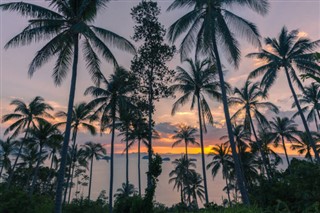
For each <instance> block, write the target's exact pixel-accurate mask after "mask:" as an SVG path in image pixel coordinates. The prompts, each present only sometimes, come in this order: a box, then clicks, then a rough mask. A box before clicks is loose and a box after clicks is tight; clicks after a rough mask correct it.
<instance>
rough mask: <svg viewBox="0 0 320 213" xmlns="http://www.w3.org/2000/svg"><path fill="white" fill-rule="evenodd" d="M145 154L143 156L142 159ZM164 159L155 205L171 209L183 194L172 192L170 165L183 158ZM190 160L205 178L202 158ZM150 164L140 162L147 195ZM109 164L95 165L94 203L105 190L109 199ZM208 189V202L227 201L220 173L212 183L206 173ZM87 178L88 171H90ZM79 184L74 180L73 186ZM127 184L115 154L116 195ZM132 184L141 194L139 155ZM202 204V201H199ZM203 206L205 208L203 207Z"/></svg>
mask: <svg viewBox="0 0 320 213" xmlns="http://www.w3.org/2000/svg"><path fill="white" fill-rule="evenodd" d="M145 155H146V154H141V158H142V157H143V156H145ZM161 157H162V158H165V157H168V158H170V161H163V163H162V173H161V175H160V176H159V178H158V179H159V182H158V185H157V188H156V194H155V200H156V202H159V203H163V204H165V205H166V206H171V205H173V204H176V203H178V202H180V194H179V192H178V191H177V190H176V189H175V190H174V189H173V183H171V184H169V173H170V172H171V171H172V170H173V169H174V165H173V164H172V163H171V162H172V161H173V160H175V159H177V158H180V157H181V155H180V154H162V155H161ZM281 157H282V159H283V164H282V165H280V167H279V169H284V168H286V167H287V164H286V161H285V158H284V156H282V155H281ZM189 158H194V159H196V161H195V162H194V163H195V164H196V171H197V172H198V173H200V174H202V167H201V155H200V154H198V155H192V154H189ZM211 160H212V157H209V156H207V155H206V157H205V161H206V165H207V164H208V163H209V162H210V161H211ZM147 163H148V160H145V159H141V185H142V186H141V190H142V193H144V189H145V188H146V184H147V175H146V172H147V168H148V164H147ZM109 166H110V164H109V163H108V162H106V161H105V160H99V161H96V160H94V163H93V177H92V191H91V199H96V198H97V197H98V196H99V194H100V192H101V191H102V190H106V195H108V193H109V177H110V176H109V170H110V167H109ZM206 172H207V185H208V195H209V202H215V203H217V204H221V203H222V201H223V200H224V199H226V198H227V195H226V193H225V192H224V191H223V188H224V187H225V180H223V179H222V174H221V171H220V172H219V173H218V174H217V176H216V177H215V178H214V179H213V177H212V175H211V170H207V171H206ZM87 174H89V173H88V171H87ZM75 181H76V180H75V179H74V182H75ZM124 182H125V155H122V154H115V160H114V186H113V188H114V194H115V193H116V190H117V189H118V188H120V187H121V186H122V183H124ZM129 182H130V183H132V184H134V186H135V188H136V189H137V190H138V155H137V154H130V155H129ZM74 192H75V187H74V188H73V191H72V197H75V194H74ZM80 194H82V195H83V196H84V197H86V196H87V194H88V187H83V188H82V190H81V193H80ZM198 202H199V204H201V202H200V201H198ZM201 206H202V205H201Z"/></svg>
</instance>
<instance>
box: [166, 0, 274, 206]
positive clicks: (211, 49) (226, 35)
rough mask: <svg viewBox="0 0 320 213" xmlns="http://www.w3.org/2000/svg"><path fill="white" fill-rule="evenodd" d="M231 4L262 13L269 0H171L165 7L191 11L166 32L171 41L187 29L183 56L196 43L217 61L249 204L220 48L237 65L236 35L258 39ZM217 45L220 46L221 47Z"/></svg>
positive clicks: (242, 188)
mask: <svg viewBox="0 0 320 213" xmlns="http://www.w3.org/2000/svg"><path fill="white" fill-rule="evenodd" d="M234 5H237V6H240V7H248V8H250V9H252V10H253V11H254V12H257V13H259V14H262V15H264V14H266V13H267V11H268V6H269V4H268V0H260V1H253V0H248V1H243V0H228V1H227V0H210V1H203V0H187V1H182V0H174V1H173V3H172V4H171V5H170V7H169V8H168V10H173V9H176V8H184V7H189V8H192V10H191V11H189V12H188V13H187V14H185V15H183V16H182V17H180V18H179V19H178V20H177V21H176V22H174V23H173V24H172V25H171V27H170V28H169V31H168V35H169V39H170V41H172V42H174V41H176V39H177V38H178V37H180V36H182V35H183V34H184V33H185V32H186V31H187V33H186V34H185V37H184V38H183V40H182V43H181V45H180V46H181V48H180V52H181V56H182V58H184V57H185V56H186V55H187V54H188V53H190V52H192V49H193V47H194V46H196V52H199V53H200V52H202V53H204V54H208V53H209V54H210V56H211V57H212V58H214V59H215V61H216V66H217V70H218V72H219V81H220V85H221V93H222V102H223V106H224V114H225V117H226V125H227V129H228V135H229V138H230V145H231V149H232V155H233V158H234V160H235V167H236V172H237V177H238V178H237V181H238V184H239V188H240V192H241V194H242V199H243V201H244V203H245V204H249V203H250V202H249V197H248V193H247V191H246V189H245V185H244V179H243V174H242V173H241V168H240V163H239V160H238V156H237V153H236V147H235V143H234V138H233V133H232V124H231V120H230V114H229V109H228V103H227V92H226V90H225V87H224V86H222V85H224V84H225V81H224V76H223V71H222V64H221V60H220V54H219V51H220V52H221V51H222V52H224V53H225V54H226V55H227V57H228V61H229V63H230V64H232V65H234V66H235V67H236V68H237V67H238V65H239V61H240V49H239V43H238V41H237V39H236V38H235V35H239V36H243V37H245V38H247V39H248V40H249V41H251V42H252V43H253V44H256V45H259V44H260V42H259V33H258V30H257V28H256V26H255V25H254V24H253V23H251V22H249V21H248V20H245V19H244V18H241V17H240V16H238V15H236V14H234V13H233V12H231V11H230V10H229V9H228V7H230V6H234ZM218 46H219V48H221V49H220V50H219V49H218ZM207 56H208V55H207Z"/></svg>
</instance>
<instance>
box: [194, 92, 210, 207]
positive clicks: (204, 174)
mask: <svg viewBox="0 0 320 213" xmlns="http://www.w3.org/2000/svg"><path fill="white" fill-rule="evenodd" d="M197 101H198V117H199V130H200V145H201V160H202V174H203V185H204V194H205V199H206V204H208V203H209V198H208V187H207V175H206V166H205V165H206V163H205V158H204V147H203V132H202V116H201V106H200V95H199V93H198V94H197Z"/></svg>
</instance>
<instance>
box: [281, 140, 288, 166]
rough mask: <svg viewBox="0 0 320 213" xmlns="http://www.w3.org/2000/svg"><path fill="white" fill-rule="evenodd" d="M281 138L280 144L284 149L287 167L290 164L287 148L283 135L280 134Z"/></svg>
mask: <svg viewBox="0 0 320 213" xmlns="http://www.w3.org/2000/svg"><path fill="white" fill-rule="evenodd" d="M281 140H282V146H283V150H284V154H285V155H286V159H287V163H288V167H289V166H290V161H289V157H288V153H287V148H286V145H285V143H284V138H283V136H281Z"/></svg>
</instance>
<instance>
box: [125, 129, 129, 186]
mask: <svg viewBox="0 0 320 213" xmlns="http://www.w3.org/2000/svg"><path fill="white" fill-rule="evenodd" d="M126 187H129V138H128V128H127V129H126Z"/></svg>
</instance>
